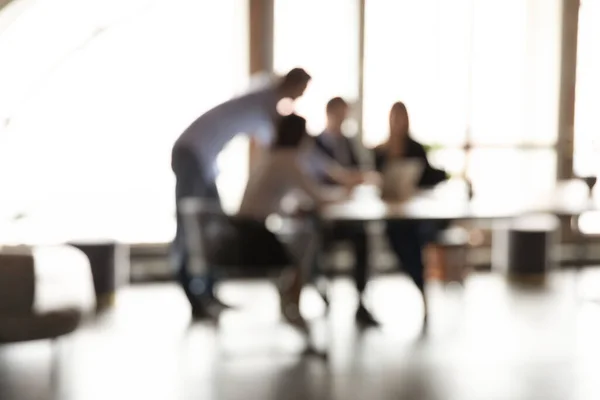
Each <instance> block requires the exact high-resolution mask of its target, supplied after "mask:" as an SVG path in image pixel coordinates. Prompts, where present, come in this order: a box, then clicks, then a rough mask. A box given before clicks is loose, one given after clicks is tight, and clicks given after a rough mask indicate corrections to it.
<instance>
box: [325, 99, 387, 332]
mask: <svg viewBox="0 0 600 400" xmlns="http://www.w3.org/2000/svg"><path fill="white" fill-rule="evenodd" d="M348 111H349V107H348V103H347V102H346V101H345V100H344V99H343V98H341V97H335V98H333V99H331V100H329V102H328V103H327V106H326V114H327V125H326V128H325V130H324V131H323V132H322V133H321V134H320V135H319V136H317V138H316V141H315V143H316V146H315V151H318V152H321V153H323V154H325V155H326V156H327V157H328V158H330V159H331V160H334V161H335V162H337V163H339V165H340V166H342V167H344V168H347V169H349V170H355V171H360V169H361V163H360V160H359V158H358V155H357V154H356V151H355V149H354V146H353V143H352V141H351V140H350V139H349V138H347V137H346V136H344V134H343V132H342V126H343V124H344V122H345V121H346V119H347V118H348ZM317 178H318V180H319V181H320V182H321V183H323V184H326V185H337V182H335V181H334V180H332V179H331V177H330V176H329V175H328V174H326V173H324V172H323V171H318V172H317ZM323 236H324V238H323V240H324V244H325V246H327V244H329V243H332V242H337V241H347V242H350V244H351V246H352V251H353V253H354V269H353V271H354V276H353V277H354V282H355V285H356V289H357V291H358V295H359V303H358V308H357V311H356V321H357V322H358V323H359V324H361V325H363V326H377V325H379V324H378V322H377V321H376V320H375V318H373V316H372V315H371V313H370V312H369V310H368V309H367V308H366V307H365V305H364V302H363V294H364V291H365V289H366V286H367V280H368V274H369V268H368V249H367V233H366V232H365V229H364V226H362V225H361V226H356V225H351V226H349V225H347V224H342V223H337V224H334V225H333V226H331V227H328V229H326V230H325V231H324V232H323ZM316 263H317V261H316V260H315V264H316Z"/></svg>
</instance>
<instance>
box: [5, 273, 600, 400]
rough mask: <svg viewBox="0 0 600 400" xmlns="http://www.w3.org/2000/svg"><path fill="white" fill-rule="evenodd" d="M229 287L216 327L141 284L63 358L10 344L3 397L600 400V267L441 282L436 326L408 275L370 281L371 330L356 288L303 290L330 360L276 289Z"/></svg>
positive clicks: (70, 343)
mask: <svg viewBox="0 0 600 400" xmlns="http://www.w3.org/2000/svg"><path fill="white" fill-rule="evenodd" d="M221 292H222V297H223V298H224V299H226V300H228V301H229V302H231V303H235V304H239V305H240V306H241V309H240V310H239V311H234V312H230V313H228V314H226V315H224V316H223V317H222V318H221V320H220V323H219V325H218V326H217V327H214V326H209V325H203V324H191V323H190V319H189V315H188V309H187V306H186V303H185V300H184V298H183V296H182V294H181V293H180V292H179V290H178V288H177V287H176V286H173V285H170V284H156V285H148V286H134V287H131V288H128V289H126V290H124V291H122V292H121V293H120V294H119V297H118V299H117V304H116V307H115V309H114V310H113V311H112V312H109V313H106V314H105V315H103V316H102V317H100V318H98V319H97V320H94V321H91V322H90V323H89V324H88V325H87V326H85V327H84V328H83V329H81V330H80V331H79V332H78V333H76V334H75V335H73V336H72V337H70V338H67V339H65V340H62V341H60V342H59V343H58V345H57V346H56V348H55V350H56V352H55V353H53V352H52V347H51V345H50V344H49V343H47V342H36V343H28V344H21V345H14V346H5V347H0V399H2V400H5V399H6V400H34V399H35V400H46V399H61V400H63V399H64V400H71V399H77V400H96V399H98V400H107V399H114V400H117V399H144V400H154V399H157V400H159V399H160V400H165V399H174V400H175V399H207V400H209V399H257V400H258V399H265V400H268V399H339V400H354V399H357V400H358V399H419V400H441V399H456V400H470V399H478V400H479V399H484V400H494V399H510V400H520V399H543V400H553V399H560V400H563V399H569V400H583V399H590V400H597V399H599V398H600V379H598V376H599V375H598V373H599V371H600V303H598V302H596V301H594V296H597V297H598V298H600V270H596V269H590V270H587V271H584V272H580V273H575V272H561V273H557V274H555V275H552V277H551V278H550V279H549V281H548V283H547V285H546V286H545V287H544V288H527V287H516V286H514V285H511V284H509V283H507V282H506V281H505V280H504V279H502V278H501V277H499V276H497V275H493V274H481V275H473V276H472V277H470V278H469V280H468V282H467V283H466V285H465V287H464V288H458V287H445V288H444V287H441V286H440V285H436V284H433V285H430V288H429V298H430V309H431V312H430V324H429V329H428V330H427V331H426V332H423V331H422V329H421V326H422V325H421V320H422V311H423V307H422V304H421V302H420V300H419V296H418V293H417V291H416V290H415V289H414V288H413V287H412V286H411V284H410V283H409V281H408V280H406V279H405V278H404V277H401V276H397V277H396V276H394V277H382V278H379V279H376V280H375V281H374V282H373V283H372V284H371V286H370V289H369V294H368V298H369V302H370V304H371V306H372V307H373V309H374V310H375V312H376V314H377V316H378V317H379V318H380V320H381V321H382V322H383V326H382V328H380V329H373V330H367V331H360V330H357V329H355V327H354V323H353V311H354V307H355V304H356V298H355V295H354V291H353V288H352V285H351V283H350V282H349V281H347V280H344V279H340V280H337V281H335V282H334V283H333V284H332V287H331V292H332V299H333V305H332V309H331V313H330V316H329V318H327V319H326V318H324V317H323V305H322V303H321V302H320V299H319V298H318V297H317V295H316V294H315V293H314V292H313V291H311V290H308V291H307V292H306V295H305V297H304V298H303V309H304V312H305V314H306V315H308V316H310V318H311V320H313V321H314V324H315V331H316V332H315V340H316V341H317V342H318V343H319V344H320V345H321V346H327V347H328V348H329V349H330V357H329V360H328V361H326V362H324V361H322V360H319V359H311V358H308V359H307V358H302V357H301V356H299V355H298V353H299V352H300V351H301V350H302V342H301V340H300V339H299V337H298V336H297V335H296V332H294V331H293V330H291V329H290V328H288V327H286V326H285V325H283V324H281V323H280V322H279V319H278V314H277V306H276V293H275V291H274V290H273V288H272V287H271V286H270V285H269V284H267V283H228V284H226V285H224V286H223V287H222V289H221ZM53 354H54V356H55V357H53Z"/></svg>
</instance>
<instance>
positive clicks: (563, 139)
mask: <svg viewBox="0 0 600 400" xmlns="http://www.w3.org/2000/svg"><path fill="white" fill-rule="evenodd" d="M562 8H563V9H562V13H561V16H562V18H561V19H562V21H561V22H562V30H561V41H560V45H561V51H560V54H561V61H560V83H559V84H560V92H559V108H558V146H557V156H558V179H568V178H571V177H572V176H573V139H574V125H575V82H576V80H577V31H578V25H579V0H563V1H562Z"/></svg>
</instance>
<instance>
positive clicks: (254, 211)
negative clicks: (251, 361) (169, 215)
mask: <svg viewBox="0 0 600 400" xmlns="http://www.w3.org/2000/svg"><path fill="white" fill-rule="evenodd" d="M311 140H312V138H310V136H309V135H308V134H307V132H306V120H305V119H304V118H302V117H300V116H298V115H296V114H291V115H288V116H285V117H282V119H281V121H280V123H279V126H278V131H277V135H276V138H275V140H274V142H273V144H272V146H271V148H270V150H269V151H268V152H267V153H266V154H265V155H264V157H262V158H261V159H260V160H259V161H258V164H257V165H256V167H255V168H254V169H253V170H252V172H251V173H250V178H249V180H248V184H247V186H246V190H245V192H244V196H243V199H242V203H241V206H240V209H239V212H238V216H239V217H243V218H244V219H246V220H250V221H251V222H250V223H244V224H242V225H241V226H238V228H239V231H240V234H241V242H242V243H244V245H245V246H250V247H257V246H256V245H255V241H256V240H257V238H258V237H265V235H266V236H269V235H270V236H273V237H274V234H273V233H270V232H269V231H268V230H267V228H266V227H265V221H266V219H267V218H268V217H269V216H270V215H272V214H285V213H286V211H285V210H283V207H282V201H283V199H284V198H285V197H286V196H287V195H289V194H291V193H292V192H294V191H300V192H302V194H303V195H305V196H307V197H308V198H309V199H310V200H311V201H312V204H314V206H315V207H316V208H319V207H321V206H323V205H325V204H326V203H328V202H330V201H331V200H328V199H327V198H326V197H325V195H324V193H323V192H322V191H320V190H319V184H318V182H316V181H314V180H313V179H312V178H311V177H310V175H309V174H307V173H306V171H305V169H304V168H303V165H302V164H303V152H304V151H307V149H308V148H309V147H308V146H310V144H309V143H310V141H311ZM304 222H306V220H305V221H304ZM301 226H304V229H300V230H299V231H298V232H294V236H295V240H296V241H298V240H301V243H299V245H298V243H296V246H292V247H294V248H295V250H291V249H290V247H289V246H285V247H287V248H288V249H289V250H288V251H287V253H288V254H289V257H288V264H291V266H290V267H288V268H286V269H285V270H284V271H283V274H282V279H281V281H280V283H279V293H280V301H281V312H282V314H283V316H284V318H285V320H286V321H287V322H288V323H290V324H292V325H293V326H295V327H297V328H299V329H301V330H302V331H304V332H307V329H308V328H307V324H306V321H305V320H304V318H302V316H301V315H300V308H299V305H300V293H301V289H302V286H303V283H304V279H305V275H306V272H307V271H306V270H307V266H309V263H310V261H311V260H312V254H311V252H312V250H313V249H314V244H315V243H314V240H315V239H316V235H315V232H314V230H313V229H314V225H311V224H308V228H307V224H306V223H305V224H304V225H301ZM270 242H271V243H274V246H277V243H279V246H282V244H281V242H279V241H278V240H277V239H276V238H275V239H271V240H270Z"/></svg>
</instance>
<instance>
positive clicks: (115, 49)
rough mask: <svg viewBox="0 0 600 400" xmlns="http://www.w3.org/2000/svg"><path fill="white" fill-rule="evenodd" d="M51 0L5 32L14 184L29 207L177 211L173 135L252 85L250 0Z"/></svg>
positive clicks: (2, 43)
mask: <svg viewBox="0 0 600 400" xmlns="http://www.w3.org/2000/svg"><path fill="white" fill-rule="evenodd" d="M49 3H51V4H50V5H48V2H34V3H33V6H32V7H31V8H30V9H27V10H26V11H25V12H24V13H23V14H22V16H21V17H20V18H19V19H18V20H15V21H14V23H13V24H12V25H10V26H9V28H7V29H4V30H3V31H2V33H1V34H0V59H2V66H1V68H2V73H1V74H0V87H3V88H4V87H10V91H4V90H2V91H0V109H2V111H6V110H7V108H5V107H3V106H4V105H6V104H10V105H11V107H10V108H8V116H9V117H10V125H9V126H8V127H7V128H6V129H4V130H3V132H2V134H1V137H0V140H2V141H3V142H2V145H1V146H0V153H1V154H0V164H1V165H0V180H1V181H2V182H3V183H4V182H8V183H10V182H12V183H13V184H14V185H13V186H14V187H11V188H10V189H7V190H6V193H10V194H11V195H12V196H15V198H18V199H19V201H16V202H17V203H21V200H24V199H33V200H34V201H37V203H36V204H29V205H28V206H27V207H29V208H28V209H27V210H25V211H29V212H32V211H36V210H42V209H43V210H49V209H53V210H57V209H60V210H64V211H68V212H69V213H73V212H75V210H77V209H81V210H83V209H85V210H87V211H88V213H89V210H90V209H92V210H94V212H96V213H97V214H102V213H103V212H104V211H108V210H110V211H118V210H126V211H136V212H142V211H147V212H148V213H151V214H150V215H162V214H164V215H167V216H168V217H169V218H170V217H172V216H173V212H174V195H173V186H174V179H173V173H172V171H171V168H170V157H171V146H172V144H173V141H174V140H175V139H176V138H177V137H178V136H179V135H180V134H181V132H182V131H183V130H184V129H185V128H186V127H187V126H188V125H189V124H190V123H191V122H192V121H193V120H194V119H195V118H196V117H198V116H199V115H200V114H202V113H203V112H204V111H206V110H207V109H208V108H210V107H212V106H214V105H215V104H217V103H218V102H220V101H224V100H226V99H227V98H229V97H231V96H232V95H233V94H235V93H236V92H238V91H239V90H240V89H241V88H243V87H244V86H245V85H246V83H247V57H246V55H247V50H246V47H247V40H246V38H247V29H246V27H247V24H246V19H247V14H246V13H247V10H246V7H247V0H230V1H217V2H213V1H206V0H202V1H199V0H168V1H167V0H159V1H151V0H118V1H117V0H109V1H107V0H88V1H85V2H82V1H80V0H57V1H52V2H49ZM0 114H2V112H0ZM236 160H237V161H239V162H238V163H237V164H236ZM227 164H229V165H228V168H234V169H237V170H238V171H240V173H241V174H242V176H243V175H244V171H245V168H246V164H245V163H244V162H243V160H242V159H240V158H239V157H237V158H236V157H231V156H230V157H229V162H228V163H227ZM237 180H239V178H238V179H236V181H237ZM23 182H28V183H27V185H23ZM3 204H5V203H3Z"/></svg>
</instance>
